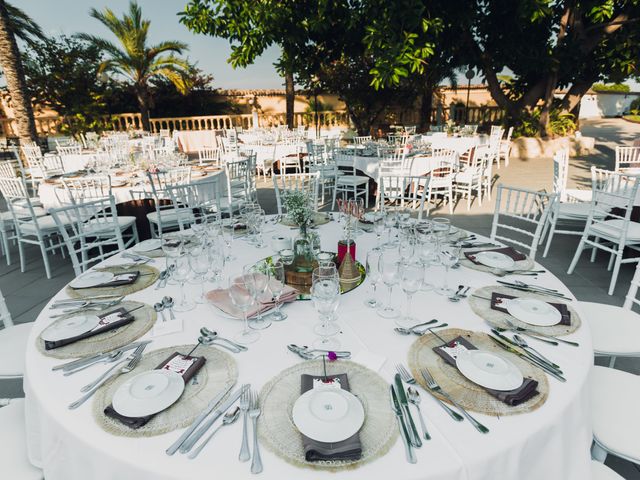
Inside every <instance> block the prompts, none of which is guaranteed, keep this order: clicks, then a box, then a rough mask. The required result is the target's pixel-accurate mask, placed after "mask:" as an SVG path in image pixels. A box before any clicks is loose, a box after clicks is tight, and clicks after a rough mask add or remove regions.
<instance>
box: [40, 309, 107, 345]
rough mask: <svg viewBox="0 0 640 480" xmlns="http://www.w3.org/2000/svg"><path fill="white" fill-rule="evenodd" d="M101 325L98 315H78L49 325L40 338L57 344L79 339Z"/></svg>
mask: <svg viewBox="0 0 640 480" xmlns="http://www.w3.org/2000/svg"><path fill="white" fill-rule="evenodd" d="M99 323H100V319H99V318H98V316H97V315H77V316H75V317H71V318H65V319H64V320H58V321H57V322H55V323H53V324H51V325H49V326H48V327H47V328H45V329H44V330H43V331H42V333H41V334H40V337H41V338H42V339H43V340H44V341H46V342H57V341H59V340H65V339H67V338H73V337H77V336H78V335H82V334H83V333H85V332H88V331H89V330H93V329H94V328H95V327H97V326H98V324H99Z"/></svg>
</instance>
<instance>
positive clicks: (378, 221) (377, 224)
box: [372, 212, 384, 248]
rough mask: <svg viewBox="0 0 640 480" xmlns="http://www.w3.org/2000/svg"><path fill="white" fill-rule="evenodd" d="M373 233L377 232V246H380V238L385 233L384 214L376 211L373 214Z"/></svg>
mask: <svg viewBox="0 0 640 480" xmlns="http://www.w3.org/2000/svg"><path fill="white" fill-rule="evenodd" d="M372 220H373V233H375V234H376V248H380V246H381V245H380V239H381V238H382V234H383V233H384V214H383V213H382V212H376V213H374V214H373V217H372Z"/></svg>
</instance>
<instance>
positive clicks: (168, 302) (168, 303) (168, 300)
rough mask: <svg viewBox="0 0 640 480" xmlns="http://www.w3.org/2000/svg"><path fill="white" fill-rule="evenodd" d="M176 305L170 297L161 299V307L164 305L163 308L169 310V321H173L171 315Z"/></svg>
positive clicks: (173, 317) (174, 317) (173, 318)
mask: <svg viewBox="0 0 640 480" xmlns="http://www.w3.org/2000/svg"><path fill="white" fill-rule="evenodd" d="M175 304H176V302H174V301H173V298H172V297H162V305H164V308H166V309H168V310H169V316H170V317H171V320H175V319H176V316H175V315H174V314H173V306H174V305H175Z"/></svg>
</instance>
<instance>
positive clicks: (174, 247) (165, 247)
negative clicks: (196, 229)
mask: <svg viewBox="0 0 640 480" xmlns="http://www.w3.org/2000/svg"><path fill="white" fill-rule="evenodd" d="M161 245H162V251H163V252H164V255H165V259H166V262H167V264H166V270H167V275H168V280H167V283H171V284H175V283H177V282H176V280H175V278H174V276H173V271H174V270H175V268H176V258H178V257H179V256H180V255H181V254H182V237H181V236H180V234H179V233H178V232H173V233H165V234H164V235H162V238H161Z"/></svg>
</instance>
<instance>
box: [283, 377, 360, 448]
mask: <svg viewBox="0 0 640 480" xmlns="http://www.w3.org/2000/svg"><path fill="white" fill-rule="evenodd" d="M292 416H293V423H294V424H295V426H296V427H297V428H298V430H299V431H300V433H302V434H303V435H306V436H307V437H309V438H311V439H313V440H317V441H319V442H341V441H342V440H346V439H347V438H349V437H351V436H352V435H354V434H355V433H357V432H358V430H360V427H362V424H363V423H364V407H363V406H362V403H360V400H358V397H356V396H355V395H354V394H352V393H351V392H347V391H346V390H342V389H339V388H334V387H328V388H327V387H325V388H323V387H319V388H314V389H312V390H309V391H307V392H305V393H303V394H302V395H300V398H298V400H296V402H295V403H294V404H293V412H292Z"/></svg>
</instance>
